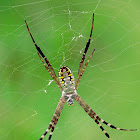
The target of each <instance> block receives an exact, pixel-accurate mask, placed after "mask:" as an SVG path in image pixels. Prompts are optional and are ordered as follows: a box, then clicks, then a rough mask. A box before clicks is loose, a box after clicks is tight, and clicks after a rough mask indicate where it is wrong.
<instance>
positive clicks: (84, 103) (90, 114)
mask: <svg viewBox="0 0 140 140" xmlns="http://www.w3.org/2000/svg"><path fill="white" fill-rule="evenodd" d="M75 100H76V101H77V102H78V103H79V105H80V106H81V107H82V108H83V109H84V110H85V112H86V113H87V114H88V115H89V116H90V117H91V118H92V119H93V120H94V121H95V123H96V124H97V125H98V126H99V127H100V129H101V130H102V131H103V133H104V134H105V136H106V137H107V138H108V139H109V140H111V138H110V136H109V134H108V133H107V132H106V131H105V129H104V128H103V127H102V125H101V124H100V123H99V121H98V120H97V118H95V115H96V113H95V112H94V111H93V110H92V109H91V108H90V107H89V106H88V104H86V102H84V100H83V99H82V98H81V97H80V96H79V95H77V97H76V99H75Z"/></svg>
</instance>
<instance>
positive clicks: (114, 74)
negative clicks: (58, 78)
mask: <svg viewBox="0 0 140 140" xmlns="http://www.w3.org/2000/svg"><path fill="white" fill-rule="evenodd" d="M93 12H94V13H95V23H94V32H93V37H92V42H91V45H90V48H89V50H88V53H87V57H86V60H87V58H88V57H89V56H90V54H91V52H92V50H93V49H94V48H96V51H95V54H94V56H93V57H92V59H91V60H90V63H89V65H88V67H87V69H86V70H85V73H84V75H83V77H82V79H81V81H80V84H79V88H78V93H79V94H80V96H81V97H82V98H83V99H84V100H85V101H86V102H87V103H88V104H89V105H90V107H91V108H93V109H94V111H95V112H96V113H97V114H98V115H99V116H100V117H101V118H103V119H104V120H106V121H107V122H110V123H112V124H114V125H115V126H118V127H120V128H137V129H139V125H140V121H139V118H140V104H139V102H140V95H139V91H140V34H139V33H140V1H139V0H135V1H132V0H121V1H119V0H106V1H103V0H87V1H85V0H59V1H58V0H42V1H39V0H22V1H19V0H1V1H0V139H2V140H37V139H39V138H40V136H41V135H42V134H43V133H44V131H45V130H46V128H47V127H48V125H49V123H50V120H51V118H52V115H53V113H54V111H55V108H56V106H57V103H58V101H59V98H60V97H61V92H60V90H59V88H58V87H57V85H56V84H55V82H54V81H52V78H51V77H50V75H49V73H48V72H47V70H46V69H45V68H44V66H43V64H42V62H41V61H40V59H39V58H38V55H37V51H36V49H35V47H34V45H33V43H32V40H31V38H30V36H29V33H28V31H27V28H26V26H25V23H24V20H25V19H26V20H27V22H28V24H29V27H30V30H31V32H32V34H33V36H34V38H35V40H36V42H37V44H38V45H39V46H40V47H41V49H42V51H43V52H44V53H45V55H46V56H47V58H48V59H49V61H50V63H51V64H52V66H53V68H54V70H55V72H56V74H58V71H59V68H60V66H61V65H67V66H68V67H69V68H70V69H71V70H72V71H73V74H74V76H75V78H76V77H77V72H78V67H79V62H80V60H81V57H82V53H83V51H84V50H83V49H84V47H85V45H86V42H87V40H88V37H89V33H90V29H91V21H92V13H93ZM104 128H105V129H106V131H107V132H108V133H109V134H110V136H111V138H112V140H139V139H140V135H139V130H138V131H136V132H123V131H117V130H112V129H111V128H109V127H107V126H104ZM47 139H48V136H47V137H45V140H47ZM60 139H61V140H62V139H63V140H71V139H72V140H93V139H94V140H107V138H106V137H105V135H104V134H103V132H101V130H100V129H99V128H98V126H97V125H96V123H94V121H93V120H92V119H90V117H89V116H88V115H87V114H86V113H85V112H84V111H83V109H82V108H81V107H80V106H79V105H78V104H77V103H75V105H74V106H73V107H68V105H67V104H66V105H65V106H64V109H63V112H62V114H61V117H60V119H59V122H58V124H57V126H56V129H55V131H54V133H53V137H52V140H60Z"/></svg>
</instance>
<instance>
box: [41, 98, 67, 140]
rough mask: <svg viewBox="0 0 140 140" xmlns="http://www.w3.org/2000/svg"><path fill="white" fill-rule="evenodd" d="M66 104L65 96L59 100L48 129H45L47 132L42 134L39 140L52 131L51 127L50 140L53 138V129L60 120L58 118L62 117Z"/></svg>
mask: <svg viewBox="0 0 140 140" xmlns="http://www.w3.org/2000/svg"><path fill="white" fill-rule="evenodd" d="M64 104H65V99H64V98H63V97H61V98H60V100H59V103H58V105H57V107H56V110H55V113H54V114H53V117H52V119H51V122H50V124H49V127H48V129H47V130H46V131H45V133H44V134H43V135H42V136H41V138H40V139H39V140H42V139H43V138H44V137H45V136H46V135H47V133H48V132H49V131H50V129H51V132H50V135H49V140H50V139H51V137H52V134H53V131H54V129H55V125H56V124H57V122H58V119H59V117H60V114H61V112H62V109H63V106H64Z"/></svg>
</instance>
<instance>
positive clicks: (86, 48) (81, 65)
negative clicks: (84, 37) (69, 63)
mask: <svg viewBox="0 0 140 140" xmlns="http://www.w3.org/2000/svg"><path fill="white" fill-rule="evenodd" d="M93 25H94V13H93V18H92V27H91V32H90V36H89V39H88V41H87V44H86V47H85V50H84V53H83V56H82V60H81V61H80V65H79V70H78V76H77V80H76V83H75V89H77V88H78V84H79V81H80V79H79V78H80V74H81V70H82V67H83V63H84V60H85V56H86V53H87V51H88V48H89V45H90V41H91V36H92V32H93Z"/></svg>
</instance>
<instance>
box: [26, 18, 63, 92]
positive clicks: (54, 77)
mask: <svg viewBox="0 0 140 140" xmlns="http://www.w3.org/2000/svg"><path fill="white" fill-rule="evenodd" d="M25 23H26V27H27V29H28V32H29V34H30V36H31V39H32V41H33V43H34V45H35V47H36V49H37V51H38V53H39V54H40V55H41V56H42V58H43V59H44V60H45V62H46V64H47V65H48V67H47V68H49V70H50V71H51V77H52V78H53V80H54V81H55V82H56V84H57V85H58V87H59V88H60V90H61V91H62V87H61V84H60V82H59V81H58V79H57V76H56V74H55V72H54V69H53V67H52V66H51V64H50V62H49V60H48V59H47V58H46V57H45V55H44V53H43V52H42V50H41V49H40V47H39V46H38V45H37V44H36V42H35V40H34V38H33V36H32V34H31V32H30V29H29V26H28V24H27V21H26V20H25Z"/></svg>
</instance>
